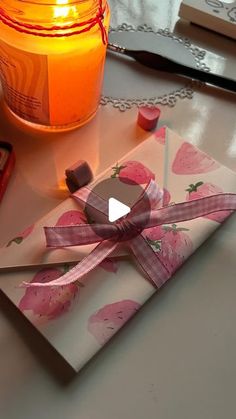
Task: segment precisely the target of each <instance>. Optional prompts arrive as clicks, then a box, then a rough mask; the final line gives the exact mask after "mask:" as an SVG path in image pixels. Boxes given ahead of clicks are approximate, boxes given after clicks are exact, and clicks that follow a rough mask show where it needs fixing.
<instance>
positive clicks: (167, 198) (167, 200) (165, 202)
mask: <svg viewBox="0 0 236 419" xmlns="http://www.w3.org/2000/svg"><path fill="white" fill-rule="evenodd" d="M163 192H164V194H163V202H162V205H163V207H166V206H167V205H168V204H169V203H170V200H171V195H170V192H169V191H168V190H167V189H165V188H164V189H163Z"/></svg>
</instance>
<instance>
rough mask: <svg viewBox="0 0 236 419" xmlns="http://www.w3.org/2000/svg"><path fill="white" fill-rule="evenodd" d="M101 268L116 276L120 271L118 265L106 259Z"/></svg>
mask: <svg viewBox="0 0 236 419" xmlns="http://www.w3.org/2000/svg"><path fill="white" fill-rule="evenodd" d="M99 266H100V268H102V269H104V270H105V271H107V272H111V273H113V274H116V272H117V271H118V263H117V262H116V261H115V260H113V259H110V258H106V259H104V260H103V261H102V262H101V263H100V264H99Z"/></svg>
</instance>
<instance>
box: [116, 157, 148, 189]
mask: <svg viewBox="0 0 236 419" xmlns="http://www.w3.org/2000/svg"><path fill="white" fill-rule="evenodd" d="M112 169H113V174H112V175H111V177H112V178H116V177H119V179H120V181H121V182H123V183H127V184H129V185H137V184H138V185H144V184H147V183H149V182H150V180H151V179H155V175H154V173H152V172H151V170H149V169H148V168H147V167H146V166H144V165H143V164H142V163H140V162H138V161H127V162H125V163H122V166H119V165H118V164H117V165H116V166H115V167H113V168H112Z"/></svg>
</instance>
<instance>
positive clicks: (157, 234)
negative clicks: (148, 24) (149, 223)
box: [144, 226, 166, 250]
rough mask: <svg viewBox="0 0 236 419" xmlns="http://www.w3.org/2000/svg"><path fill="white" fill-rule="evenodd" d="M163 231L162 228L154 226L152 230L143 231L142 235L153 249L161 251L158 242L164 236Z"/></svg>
mask: <svg viewBox="0 0 236 419" xmlns="http://www.w3.org/2000/svg"><path fill="white" fill-rule="evenodd" d="M165 233H166V232H165V230H164V229H163V227H162V226H156V227H152V228H148V229H147V230H144V235H145V237H146V239H147V240H148V243H149V244H150V245H151V246H154V247H155V250H160V249H161V243H160V240H161V239H162V237H164V235H165Z"/></svg>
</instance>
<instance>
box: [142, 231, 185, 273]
mask: <svg viewBox="0 0 236 419" xmlns="http://www.w3.org/2000/svg"><path fill="white" fill-rule="evenodd" d="M156 229H157V227H156ZM152 230H154V229H152ZM161 230H162V231H161ZM161 230H159V229H157V230H156V231H155V230H154V232H153V235H152V233H151V234H150V233H149V235H148V234H147V233H146V231H145V235H146V238H147V241H148V243H149V244H150V246H152V248H153V250H154V251H156V252H158V254H159V257H160V260H161V262H162V263H163V265H164V266H165V267H166V268H167V270H168V271H169V272H170V273H174V272H175V271H176V270H177V269H178V268H179V267H180V266H181V265H182V264H183V263H184V261H185V260H186V259H187V258H188V257H189V256H190V255H191V253H192V251H193V244H192V241H191V239H190V237H189V236H188V235H187V234H186V231H188V229H187V228H182V227H178V226H177V225H176V224H173V225H172V226H162V227H161Z"/></svg>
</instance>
